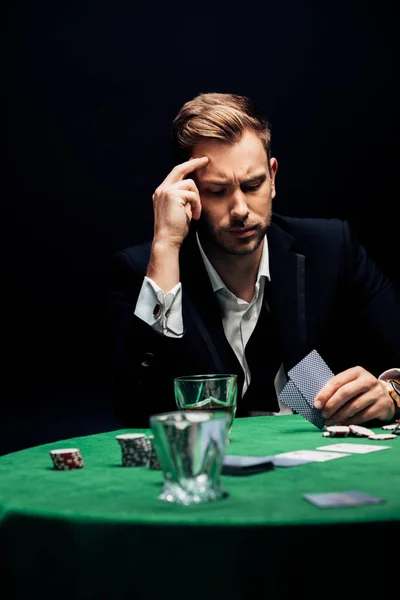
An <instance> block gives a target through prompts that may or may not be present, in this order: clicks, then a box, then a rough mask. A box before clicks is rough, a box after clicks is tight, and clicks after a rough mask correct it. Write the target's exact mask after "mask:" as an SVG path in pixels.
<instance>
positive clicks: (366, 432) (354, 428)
mask: <svg viewBox="0 0 400 600" xmlns="http://www.w3.org/2000/svg"><path fill="white" fill-rule="evenodd" d="M349 429H350V433H351V434H352V435H356V436H357V437H369V436H370V435H373V434H374V432H373V431H372V429H368V427H361V425H349Z"/></svg>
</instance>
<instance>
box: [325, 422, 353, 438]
mask: <svg viewBox="0 0 400 600" xmlns="http://www.w3.org/2000/svg"><path fill="white" fill-rule="evenodd" d="M326 432H327V433H329V437H348V436H349V435H350V427H348V426H347V425H329V426H328V427H327V428H326ZM325 437H328V436H325Z"/></svg>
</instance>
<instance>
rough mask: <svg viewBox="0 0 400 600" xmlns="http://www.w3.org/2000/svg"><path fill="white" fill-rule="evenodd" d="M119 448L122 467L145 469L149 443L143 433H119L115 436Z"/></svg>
mask: <svg viewBox="0 0 400 600" xmlns="http://www.w3.org/2000/svg"><path fill="white" fill-rule="evenodd" d="M115 439H116V440H117V441H118V443H119V445H120V446H121V453H122V466H124V467H147V466H148V464H149V456H150V442H149V440H148V438H147V436H146V435H145V434H144V433H121V434H119V435H117V436H115Z"/></svg>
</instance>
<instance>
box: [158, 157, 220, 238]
mask: <svg viewBox="0 0 400 600" xmlns="http://www.w3.org/2000/svg"><path fill="white" fill-rule="evenodd" d="M208 160H209V159H208V157H207V156H202V157H201V158H192V159H191V160H188V161H186V162H184V163H182V164H180V165H177V166H176V167H174V168H173V169H172V171H171V172H170V173H169V174H168V175H167V177H166V178H165V179H164V181H163V182H162V183H161V185H159V186H158V188H157V189H156V191H155V192H154V194H153V207H154V238H153V242H154V243H155V244H157V243H161V244H163V245H175V246H177V247H179V248H180V246H181V244H182V242H183V240H184V239H185V237H186V236H187V234H188V232H189V224H190V222H191V220H192V218H193V219H199V218H200V214H201V203H200V194H199V190H198V189H197V186H196V184H195V182H194V181H193V179H185V177H186V176H187V175H188V174H189V173H192V172H193V171H195V170H196V169H202V168H204V167H205V166H206V165H207V163H208Z"/></svg>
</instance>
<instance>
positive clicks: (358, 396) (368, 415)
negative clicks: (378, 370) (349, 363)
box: [314, 367, 395, 425]
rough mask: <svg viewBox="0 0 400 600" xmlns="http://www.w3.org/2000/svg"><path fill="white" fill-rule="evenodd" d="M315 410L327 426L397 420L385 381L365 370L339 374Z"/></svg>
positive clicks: (322, 393)
mask: <svg viewBox="0 0 400 600" xmlns="http://www.w3.org/2000/svg"><path fill="white" fill-rule="evenodd" d="M314 407H315V408H317V409H320V410H321V412H322V416H323V417H324V419H326V425H335V424H338V423H341V424H342V425H356V424H360V423H364V422H365V421H370V420H372V419H379V420H382V421H388V420H390V419H392V418H393V416H394V411H395V408H394V403H393V400H392V398H391V397H390V395H389V393H388V391H387V389H386V387H385V384H384V383H383V381H381V380H379V379H377V378H376V377H375V376H374V375H372V373H369V372H368V371H366V370H365V369H363V368H362V367H353V368H352V369H347V370H346V371H342V373H338V374H337V375H335V376H334V377H332V379H330V380H329V381H328V383H326V384H325V385H324V387H323V388H322V390H321V391H320V392H319V393H318V394H317V396H316V398H315V401H314Z"/></svg>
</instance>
